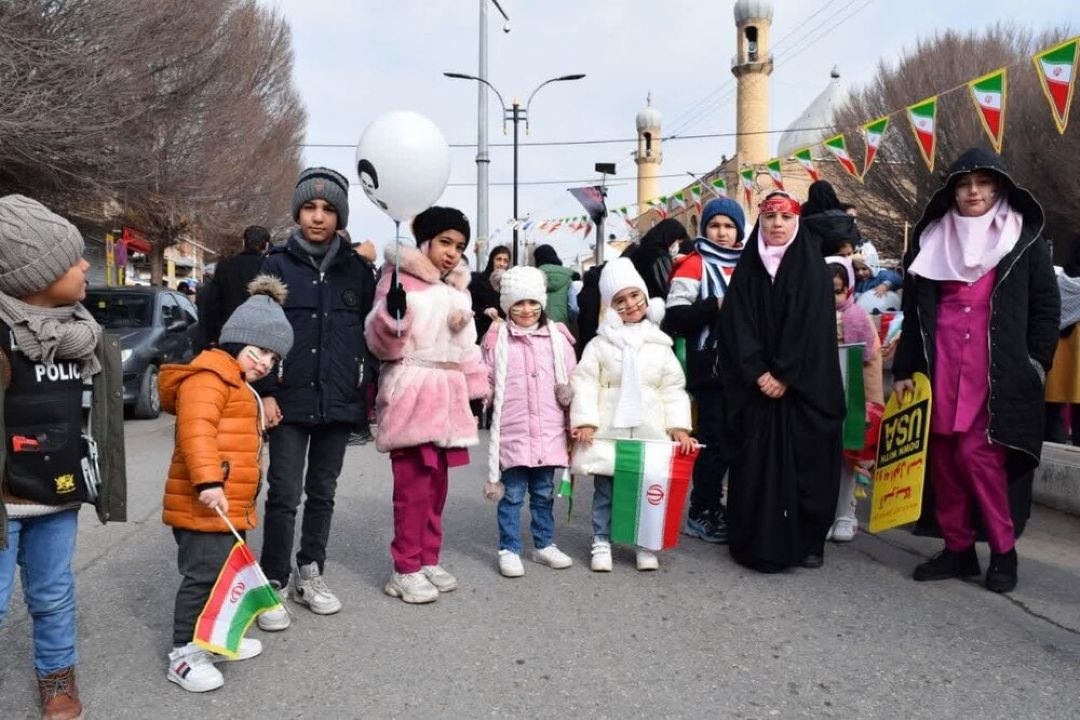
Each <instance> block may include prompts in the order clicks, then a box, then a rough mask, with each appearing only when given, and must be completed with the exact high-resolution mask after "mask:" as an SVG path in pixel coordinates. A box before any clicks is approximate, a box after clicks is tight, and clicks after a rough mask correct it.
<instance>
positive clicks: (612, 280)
mask: <svg viewBox="0 0 1080 720" xmlns="http://www.w3.org/2000/svg"><path fill="white" fill-rule="evenodd" d="M503 282H506V280H505V279H504V280H503ZM626 288H637V289H638V290H640V291H641V294H642V295H644V296H645V297H649V290H648V289H647V288H646V287H645V281H644V280H642V279H641V275H639V274H638V271H637V270H635V269H634V263H633V262H632V261H631V260H630V258H624V257H622V258H615V259H614V260H610V261H608V263H607V265H605V266H604V271H603V272H602V273H600V299H601V301H602V302H603V303H604V304H605V305H611V299H612V298H614V297H615V296H616V295H618V294H619V293H620V292H622V291H623V290H625V289H626Z"/></svg>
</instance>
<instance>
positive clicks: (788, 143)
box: [776, 67, 848, 157]
mask: <svg viewBox="0 0 1080 720" xmlns="http://www.w3.org/2000/svg"><path fill="white" fill-rule="evenodd" d="M847 101H848V91H847V89H846V88H845V87H844V85H843V84H842V83H841V82H840V70H839V68H835V67H834V68H833V69H832V72H831V73H830V74H829V84H828V85H827V86H826V87H825V89H824V90H822V91H821V93H820V94H819V95H818V96H817V97H816V98H814V100H813V101H812V102H811V103H810V104H809V105H808V106H807V108H806V109H805V110H803V112H802V114H801V115H799V117H798V118H796V120H795V122H793V123H791V125H789V126H788V129H787V130H785V131H784V133H783V134H782V135H781V136H780V144H779V145H778V146H777V152H776V154H777V156H778V157H788V156H790V155H791V154H792V153H794V152H795V151H796V150H801V149H802V148H804V147H806V146H808V145H816V144H817V143H819V142H821V141H822V139H824V138H826V137H828V136H829V135H831V134H832V133H831V132H830V128H831V127H832V125H833V116H834V114H835V113H836V111H837V110H838V109H839V108H840V107H842V106H843V105H844V104H845V103H846V102H847Z"/></svg>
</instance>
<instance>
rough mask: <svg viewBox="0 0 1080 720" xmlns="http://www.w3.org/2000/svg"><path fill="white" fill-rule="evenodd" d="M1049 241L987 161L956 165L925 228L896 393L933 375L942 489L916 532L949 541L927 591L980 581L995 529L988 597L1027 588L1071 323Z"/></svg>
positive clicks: (974, 156)
mask: <svg viewBox="0 0 1080 720" xmlns="http://www.w3.org/2000/svg"><path fill="white" fill-rule="evenodd" d="M1042 231H1043V211H1042V208H1041V207H1040V206H1039V203H1038V202H1036V200H1035V198H1034V197H1032V195H1031V193H1029V192H1028V191H1027V190H1025V189H1024V188H1022V187H1019V186H1018V185H1017V184H1016V183H1015V182H1014V181H1013V179H1012V178H1011V177H1010V176H1009V174H1008V172H1007V170H1006V169H1005V166H1004V165H1003V164H1002V162H1001V159H1000V158H999V157H998V156H997V155H994V154H991V153H989V152H987V151H985V150H981V149H972V150H968V151H967V152H965V153H964V154H963V155H961V156H960V158H959V159H958V160H957V161H956V162H955V163H953V165H952V166H951V167H950V168H949V170H948V174H947V176H946V179H945V182H944V184H943V185H942V186H941V188H940V189H939V190H938V191H937V192H936V193H935V194H934V195H933V197H932V198H931V199H930V202H929V204H928V205H927V206H926V211H925V212H924V213H923V217H922V219H921V220H920V221H919V223H918V225H916V226H915V232H914V234H913V238H914V241H913V243H912V247H911V249H910V250H909V251H908V253H907V255H906V256H905V258H904V267H905V269H906V270H907V271H908V272H907V273H906V276H905V281H904V305H903V307H904V327H903V333H902V335H901V339H900V343H899V346H898V348H897V352H896V357H895V359H894V360H893V376H894V378H895V379H896V384H895V386H894V390H895V391H896V392H907V391H908V390H910V389H911V388H912V387H913V384H912V382H911V377H912V375H913V374H914V373H916V372H922V373H926V374H927V375H928V376H929V377H930V381H931V385H932V387H933V392H934V400H933V405H932V410H931V421H930V422H931V436H930V445H929V452H928V465H929V467H928V475H927V482H928V484H929V486H930V487H929V488H927V490H925V491H924V492H923V513H922V517H921V518H920V520H919V525H918V526H917V527H916V532H923V533H927V534H930V533H936V532H938V531H940V533H941V535H942V536H943V537H944V539H945V549H944V550H943V551H942V552H940V553H939V554H938V555H936V556H935V557H934V558H932V559H931V560H929V561H928V562H925V563H922V564H921V565H919V566H918V567H917V568H916V569H915V579H916V580H944V579H947V578H953V577H964V576H971V575H978V574H979V573H980V568H979V559H978V556H977V555H976V552H975V541H976V539H978V538H979V537H980V530H983V531H985V538H986V539H987V541H988V542H989V544H990V550H991V557H990V566H989V568H988V569H987V573H986V586H987V588H988V589H990V590H993V591H995V592H1008V591H1009V590H1012V589H1013V588H1014V587H1015V586H1016V579H1017V572H1016V566H1017V560H1016V550H1015V547H1014V546H1015V540H1016V537H1017V536H1019V535H1020V533H1021V532H1022V531H1023V529H1024V524H1025V523H1026V522H1027V518H1028V516H1029V515H1030V512H1031V483H1032V473H1033V471H1034V470H1035V468H1036V467H1037V466H1038V464H1039V458H1040V452H1041V448H1042V438H1043V383H1044V381H1045V379H1046V373H1047V371H1049V369H1050V365H1051V362H1052V360H1053V357H1054V348H1055V345H1056V344H1057V337H1058V318H1059V316H1060V311H1061V307H1060V298H1059V296H1058V290H1057V283H1056V282H1055V279H1054V270H1053V266H1052V264H1051V259H1050V248H1049V246H1048V243H1047V242H1046V239H1045V238H1044V237H1043V235H1042ZM980 526H981V527H980Z"/></svg>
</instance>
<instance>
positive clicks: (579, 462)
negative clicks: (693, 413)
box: [570, 309, 691, 475]
mask: <svg viewBox="0 0 1080 720" xmlns="http://www.w3.org/2000/svg"><path fill="white" fill-rule="evenodd" d="M653 315H654V313H653V312H652V310H650V316H653ZM660 317H662V309H661V314H660ZM642 323H643V324H644V326H645V327H642V328H641V331H642V332H643V334H644V338H643V340H644V342H643V343H642V345H641V349H640V351H639V353H638V355H637V362H638V377H639V379H640V382H641V407H642V424H641V425H640V426H638V427H636V428H613V427H612V426H611V422H612V419H613V417H614V415H615V407H616V405H617V404H618V402H619V391H620V380H621V377H622V353H623V351H622V349H621V348H620V347H618V346H616V344H615V343H614V342H613V338H615V337H617V335H618V334H619V333H621V332H624V331H625V326H624V325H623V322H622V320H620V319H619V317H618V315H617V314H616V313H615V312H614V311H613V310H609V311H608V312H607V314H606V315H605V317H604V322H603V324H602V325H601V326H600V329H599V330H598V332H597V335H596V337H595V338H594V339H593V340H592V341H591V342H589V344H588V345H587V346H586V347H585V352H584V353H583V354H582V356H581V362H579V363H578V366H577V368H576V369H575V370H574V374H573V375H572V376H571V379H570V383H571V385H572V386H573V388H574V401H573V403H572V404H571V406H570V426H571V427H575V428H576V427H582V426H588V427H595V428H596V435H595V439H594V440H593V443H592V444H591V445H582V444H581V443H576V444H575V445H574V454H573V458H572V460H571V465H572V468H573V471H574V472H575V473H589V474H593V475H613V474H614V473H615V442H614V440H615V439H642V440H664V439H667V438H668V437H669V435H668V433H669V431H671V430H686V431H687V432H689V431H690V425H691V419H690V396H689V395H687V393H686V377H685V376H684V375H683V370H682V367H681V366H680V365H679V361H678V359H677V358H676V357H675V352H674V351H673V350H672V342H671V338H670V337H668V336H667V335H665V334H664V333H663V332H662V331H661V330H660V328H659V324H658V323H659V321H658V320H657V321H655V323H654V321H652V320H643V321H642Z"/></svg>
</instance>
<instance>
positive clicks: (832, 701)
mask: <svg viewBox="0 0 1080 720" xmlns="http://www.w3.org/2000/svg"><path fill="white" fill-rule="evenodd" d="M127 432H128V435H127V438H128V463H129V465H128V468H129V470H128V472H129V483H130V486H131V513H130V517H131V522H129V523H127V524H123V525H111V526H108V527H102V526H100V525H98V524H97V522H96V520H95V519H94V518H93V516H92V514H91V513H89V512H87V511H84V512H83V515H82V520H83V525H82V528H81V529H80V545H79V550H78V554H77V558H76V569H77V574H78V593H79V625H80V638H79V649H80V653H81V658H82V659H81V663H80V666H79V671H80V679H81V683H80V684H81V688H82V692H83V697H84V700H85V702H86V705H87V708H88V717H92V718H110V719H112V718H206V719H211V718H226V717H235V718H245V717H289V718H361V717H362V718H383V717H408V718H447V717H448V718H472V717H499V718H503V717H528V718H534V717H536V718H548V717H550V718H568V717H578V716H589V717H591V718H634V717H654V718H669V717H670V718H674V717H686V718H699V717H719V718H729V717H730V718H774V717H778V718H811V717H813V718H817V717H845V718H974V717H978V718H980V719H981V720H987V719H989V718H1029V717H1030V718H1033V717H1039V718H1075V717H1078V716H1080V680H1078V679H1080V582H1078V580H1080V521H1078V520H1076V519H1074V518H1070V517H1066V516H1064V515H1060V514H1057V513H1054V512H1051V511H1047V510H1037V512H1036V516H1035V518H1034V519H1033V521H1032V523H1031V525H1030V529H1029V531H1028V533H1027V534H1026V535H1025V537H1024V538H1023V540H1022V541H1021V543H1020V545H1019V550H1020V557H1021V566H1020V569H1021V585H1020V588H1019V589H1018V590H1017V592H1015V593H1014V594H1012V595H1011V596H1008V597H1002V596H996V595H992V594H991V593H988V592H986V591H985V590H983V589H982V588H981V587H980V586H979V585H977V584H976V583H973V582H960V581H950V582H944V583H932V584H916V583H914V582H912V581H911V580H910V579H909V574H910V571H911V568H912V566H913V565H914V564H915V563H916V562H918V561H919V560H920V559H921V558H923V557H926V556H929V555H930V554H931V553H932V552H934V551H935V550H936V547H937V544H936V542H935V541H931V540H926V539H922V538H914V537H912V536H910V535H908V534H906V533H904V532H899V531H897V532H892V533H888V534H886V535H884V536H883V537H871V536H868V535H860V537H859V538H858V539H857V540H856V541H855V542H854V543H851V544H850V545H847V546H844V547H837V548H835V549H834V548H830V551H829V554H828V556H827V558H826V565H825V568H824V569H822V570H818V571H808V570H795V571H792V572H790V573H785V574H782V575H774V576H765V575H758V574H754V573H751V572H748V571H746V570H744V569H742V568H740V567H738V566H736V565H735V564H734V563H733V562H732V561H731V560H730V558H729V557H728V556H727V554H726V552H724V551H723V550H722V549H719V548H717V547H713V546H708V545H705V544H704V543H700V542H697V541H689V540H687V541H686V542H685V545H684V546H682V547H680V548H678V549H676V550H675V551H672V552H669V553H666V554H665V555H664V556H663V558H662V565H661V569H660V571H659V572H657V573H653V574H639V573H637V572H636V571H635V570H634V569H633V566H632V557H631V555H630V553H629V552H624V553H617V554H616V567H615V572H613V573H611V574H608V575H596V574H593V573H590V572H589V571H588V569H587V566H586V557H587V554H588V546H589V541H590V538H589V528H588V514H587V502H588V501H587V498H588V497H589V496H590V493H591V488H590V487H589V485H588V482H587V481H586V482H584V483H582V484H581V486H579V489H578V493H579V498H580V500H579V508H578V510H577V511H576V513H575V515H574V518H573V520H572V522H571V523H570V524H569V525H566V524H564V523H562V522H560V525H559V528H558V531H557V536H556V537H557V541H558V543H559V545H560V547H562V548H563V549H564V550H566V551H567V552H568V553H570V554H571V555H572V556H573V557H574V559H575V562H576V563H577V564H575V566H574V567H573V568H571V569H568V570H563V571H553V570H550V569H548V568H544V567H540V566H538V565H534V564H532V563H527V567H526V575H525V577H524V578H521V579H518V580H505V579H502V578H500V577H499V576H498V574H497V571H496V569H495V551H496V529H495V511H494V508H493V506H491V505H490V504H488V502H487V501H486V500H484V499H483V498H482V497H481V494H480V485H481V478H482V473H481V470H480V468H481V467H482V466H483V465H484V463H482V462H480V461H481V460H482V458H481V454H482V453H480V452H477V453H475V455H474V462H473V465H472V466H471V467H469V468H465V469H461V470H459V471H456V472H455V474H454V476H453V478H452V481H451V483H452V490H451V494H450V500H449V502H448V505H447V508H446V528H447V536H446V544H445V553H444V562H445V564H446V565H447V567H448V568H449V569H451V570H452V571H453V572H454V573H455V574H457V576H458V578H459V579H460V581H461V589H460V590H458V591H457V592H455V593H452V594H450V595H447V596H445V597H443V598H442V599H440V600H439V602H437V603H435V604H433V605H429V606H421V607H411V606H407V605H405V604H404V603H402V602H400V601H397V600H391V599H390V598H387V597H385V596H384V595H383V594H382V591H381V587H382V583H383V582H384V580H385V578H386V575H387V573H388V572H389V568H390V564H389V554H388V548H387V546H388V544H389V541H390V528H391V505H390V468H389V463H388V461H387V459H386V457H385V456H382V455H379V454H378V453H376V452H375V449H374V447H372V446H364V447H357V448H350V449H349V451H348V455H347V458H346V470H345V472H344V473H343V476H342V478H341V482H340V487H339V491H338V512H337V515H336V517H335V522H334V532H333V535H332V538H331V549H330V555H331V560H330V562H329V564H328V579H329V582H330V585H331V587H332V588H334V589H335V590H336V591H337V592H338V593H339V595H340V596H341V598H342V600H343V601H344V604H345V607H344V609H343V610H342V612H341V613H340V614H338V615H336V616H332V617H317V616H315V615H312V614H310V613H308V612H307V611H306V610H304V609H302V608H296V609H295V612H294V616H295V619H294V623H293V626H292V628H290V629H289V630H288V631H286V632H284V633H280V634H276V635H271V634H268V633H262V632H261V631H258V630H253V633H254V634H255V635H256V636H257V637H260V638H261V639H262V640H263V642H264V646H265V651H264V653H263V655H262V656H260V657H259V658H257V659H254V660H250V661H247V662H245V663H237V664H234V665H230V666H228V667H227V668H226V669H225V673H226V685H225V687H224V688H222V689H221V690H217V691H215V692H213V693H209V694H206V695H201V696H196V695H190V694H188V693H185V692H183V691H182V690H180V689H179V688H177V687H176V686H174V685H172V684H170V683H168V682H166V680H165V654H166V653H167V651H168V649H169V640H170V625H171V612H172V597H173V593H174V591H175V588H176V584H177V582H178V577H177V574H176V569H175V567H176V566H175V545H174V543H173V540H172V536H171V534H170V533H169V531H168V530H167V529H166V528H165V527H164V526H163V525H162V524H161V522H160V520H159V514H160V505H159V503H160V500H161V489H162V485H163V477H164V472H165V469H166V464H167V461H168V456H169V453H170V452H171V447H172V422H171V419H168V418H164V417H163V418H161V419H159V420H156V421H149V422H147V421H143V422H130V423H128V426H127ZM252 544H253V545H254V546H255V547H256V548H257V547H258V544H259V533H258V532H256V533H255V534H254V538H253V542H252ZM983 558H984V562H985V558H986V554H985V549H983ZM18 592H19V591H17V595H16V597H20V595H19V594H18ZM293 607H294V608H295V607H296V606H293ZM29 630H30V628H29V622H28V619H27V617H26V614H25V612H24V610H23V608H22V606H21V604H20V603H19V602H18V601H17V600H16V601H14V602H13V603H12V608H11V613H10V615H9V618H8V622H7V623H6V625H5V627H4V628H3V629H0V718H2V719H3V720H12V719H14V718H22V717H35V716H36V715H35V714H34V712H32V711H31V709H32V708H34V706H35V703H36V698H35V689H34V684H33V677H32V670H31V664H30V642H29V634H30V633H29Z"/></svg>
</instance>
